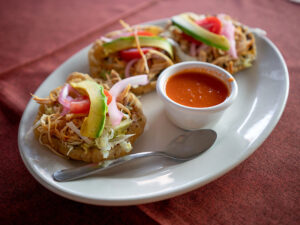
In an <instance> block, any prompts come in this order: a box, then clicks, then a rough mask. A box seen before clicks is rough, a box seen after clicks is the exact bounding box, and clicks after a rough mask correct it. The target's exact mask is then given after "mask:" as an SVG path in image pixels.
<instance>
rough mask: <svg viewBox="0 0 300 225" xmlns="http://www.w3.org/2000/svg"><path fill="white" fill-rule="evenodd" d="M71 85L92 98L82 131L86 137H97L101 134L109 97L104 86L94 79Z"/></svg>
mask: <svg viewBox="0 0 300 225" xmlns="http://www.w3.org/2000/svg"><path fill="white" fill-rule="evenodd" d="M70 85H71V86H72V87H73V88H75V89H76V90H78V91H80V92H84V93H86V94H88V96H89V99H90V111H89V115H88V117H85V118H84V121H83V123H82V125H81V129H80V133H81V135H83V136H85V137H90V138H97V137H99V136H100V135H101V133H102V131H103V128H104V125H105V118H106V112H107V98H106V96H105V94H104V91H103V87H102V86H101V85H99V84H97V83H96V82H94V81H90V80H85V81H81V82H78V83H74V82H72V83H70Z"/></svg>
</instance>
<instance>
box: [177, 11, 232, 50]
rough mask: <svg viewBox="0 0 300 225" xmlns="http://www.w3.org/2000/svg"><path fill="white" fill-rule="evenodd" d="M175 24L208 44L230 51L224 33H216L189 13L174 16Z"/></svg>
mask: <svg viewBox="0 0 300 225" xmlns="http://www.w3.org/2000/svg"><path fill="white" fill-rule="evenodd" d="M172 23H173V25H175V26H177V27H179V28H180V29H181V30H182V31H183V32H184V33H186V34H187V35H190V36H192V37H193V38H194V39H196V40H198V41H201V42H203V43H205V44H207V45H210V46H213V47H216V48H220V49H222V50H224V51H228V50H229V48H230V44H229V41H228V40H227V38H226V37H225V36H224V35H217V34H214V33H212V32H210V31H208V30H206V29H204V28H203V27H201V26H199V25H198V24H196V23H195V22H194V21H193V20H192V19H191V18H190V17H189V15H188V14H180V15H177V16H174V17H172Z"/></svg>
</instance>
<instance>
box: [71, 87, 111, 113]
mask: <svg viewBox="0 0 300 225" xmlns="http://www.w3.org/2000/svg"><path fill="white" fill-rule="evenodd" d="M104 94H105V96H106V97H107V105H109V103H111V101H112V96H111V94H110V93H109V91H108V90H105V89H104ZM90 104H91V103H90V100H89V97H88V96H83V97H82V99H79V100H73V101H71V103H70V113H75V114H76V113H77V114H79V113H83V114H87V113H88V112H89V111H90Z"/></svg>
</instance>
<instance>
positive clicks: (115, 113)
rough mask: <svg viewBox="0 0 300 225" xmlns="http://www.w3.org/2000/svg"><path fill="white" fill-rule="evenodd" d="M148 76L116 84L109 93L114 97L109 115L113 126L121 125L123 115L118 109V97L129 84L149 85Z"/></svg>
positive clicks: (140, 76)
mask: <svg viewBox="0 0 300 225" xmlns="http://www.w3.org/2000/svg"><path fill="white" fill-rule="evenodd" d="M148 82H149V81H148V76H147V75H138V76H133V77H129V78H126V79H123V80H121V81H119V82H118V83H116V84H114V86H112V88H111V89H110V91H109V93H110V94H111V95H112V101H111V103H110V104H109V105H108V114H109V120H110V122H111V124H112V125H113V126H117V125H119V124H120V122H121V120H122V118H123V113H122V112H121V111H120V110H119V109H118V106H117V101H116V99H117V97H118V96H119V94H121V92H122V91H123V90H124V89H125V88H126V87H127V85H128V84H130V85H132V86H134V85H146V84H147V83H148Z"/></svg>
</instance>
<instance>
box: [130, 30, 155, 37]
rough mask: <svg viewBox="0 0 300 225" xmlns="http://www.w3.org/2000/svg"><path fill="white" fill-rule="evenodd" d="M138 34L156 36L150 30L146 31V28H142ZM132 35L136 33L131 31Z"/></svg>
mask: <svg viewBox="0 0 300 225" xmlns="http://www.w3.org/2000/svg"><path fill="white" fill-rule="evenodd" d="M137 35H138V36H154V34H152V33H151V32H149V31H145V30H140V31H138V32H137ZM130 36H134V33H131V34H130Z"/></svg>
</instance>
